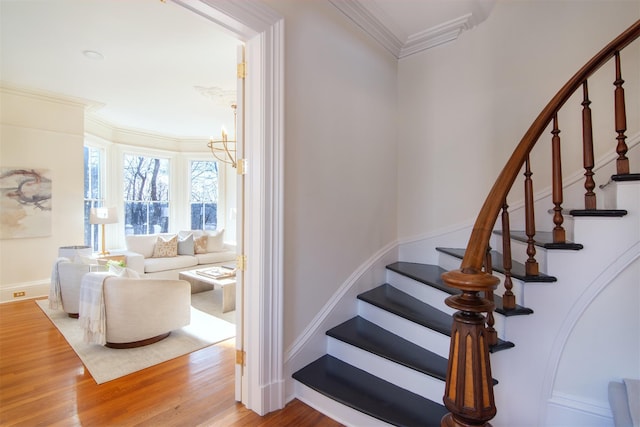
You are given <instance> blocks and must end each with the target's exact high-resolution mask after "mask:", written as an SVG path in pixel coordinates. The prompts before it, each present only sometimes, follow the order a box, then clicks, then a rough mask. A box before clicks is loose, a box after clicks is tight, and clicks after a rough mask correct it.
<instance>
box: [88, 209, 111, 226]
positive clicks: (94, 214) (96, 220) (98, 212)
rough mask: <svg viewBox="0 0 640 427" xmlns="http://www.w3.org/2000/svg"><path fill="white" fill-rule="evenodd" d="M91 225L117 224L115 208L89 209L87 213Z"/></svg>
mask: <svg viewBox="0 0 640 427" xmlns="http://www.w3.org/2000/svg"><path fill="white" fill-rule="evenodd" d="M89 222H90V223H91V224H115V223H116V222H118V212H117V211H116V208H91V212H90V213H89Z"/></svg>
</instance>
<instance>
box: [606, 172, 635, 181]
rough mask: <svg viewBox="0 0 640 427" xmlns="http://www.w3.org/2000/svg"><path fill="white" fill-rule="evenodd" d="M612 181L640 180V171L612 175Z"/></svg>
mask: <svg viewBox="0 0 640 427" xmlns="http://www.w3.org/2000/svg"><path fill="white" fill-rule="evenodd" d="M611 180H612V181H618V182H620V181H640V173H625V174H622V175H612V176H611Z"/></svg>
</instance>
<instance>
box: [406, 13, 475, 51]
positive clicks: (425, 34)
mask: <svg viewBox="0 0 640 427" xmlns="http://www.w3.org/2000/svg"><path fill="white" fill-rule="evenodd" d="M472 17H473V15H472V14H471V13H467V14H466V15H463V16H461V17H459V18H456V19H452V20H451V21H448V22H444V23H442V24H440V25H436V26H435V27H432V28H429V29H427V30H424V31H421V32H419V33H416V34H414V35H411V36H409V37H408V38H407V41H406V43H405V44H404V46H402V49H401V50H400V55H399V57H398V59H401V58H404V57H406V56H409V55H413V54H414V53H418V52H421V51H423V50H427V49H431V48H432V47H436V46H440V45H441V44H445V43H449V42H452V41H454V40H456V39H457V38H458V36H459V35H460V34H461V33H462V32H463V31H465V30H468V29H470V28H472V27H473V25H472V21H471V19H472Z"/></svg>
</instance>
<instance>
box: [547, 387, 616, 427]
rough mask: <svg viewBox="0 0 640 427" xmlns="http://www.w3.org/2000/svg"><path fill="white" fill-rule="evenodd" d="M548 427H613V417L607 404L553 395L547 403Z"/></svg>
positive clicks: (576, 397)
mask: <svg viewBox="0 0 640 427" xmlns="http://www.w3.org/2000/svg"><path fill="white" fill-rule="evenodd" d="M544 425H546V426H567V427H569V426H580V427H589V426H594V427H596V426H597V427H613V426H614V424H613V416H612V414H611V409H610V408H609V405H608V404H607V403H603V402H599V401H595V400H591V399H585V398H583V397H581V396H572V395H568V394H565V393H558V392H555V393H553V396H552V397H551V399H549V400H548V401H547V419H546V421H545V423H544Z"/></svg>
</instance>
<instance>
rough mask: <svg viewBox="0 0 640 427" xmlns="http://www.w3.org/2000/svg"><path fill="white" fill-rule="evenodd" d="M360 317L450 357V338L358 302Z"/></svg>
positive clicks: (445, 356)
mask: <svg viewBox="0 0 640 427" xmlns="http://www.w3.org/2000/svg"><path fill="white" fill-rule="evenodd" d="M358 315H359V316H360V317H362V318H364V319H366V320H368V321H370V322H372V323H375V324H376V325H378V326H380V327H381V328H384V329H386V330H388V331H389V332H391V333H393V334H396V335H398V336H399V337H402V338H404V339H405V340H407V341H410V342H412V343H414V344H415V345H419V346H420V347H423V348H426V349H428V350H430V351H432V352H433V353H436V354H438V355H440V356H442V357H444V358H448V357H449V341H450V339H449V336H448V335H444V334H441V333H439V332H436V331H434V330H431V329H429V328H425V327H424V326H421V325H418V324H416V323H414V322H411V321H409V320H407V319H404V318H402V317H400V316H396V315H395V314H393V313H389V312H388V311H385V310H382V309H380V308H378V307H376V306H373V305H371V304H368V303H366V302H364V301H361V300H358Z"/></svg>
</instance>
